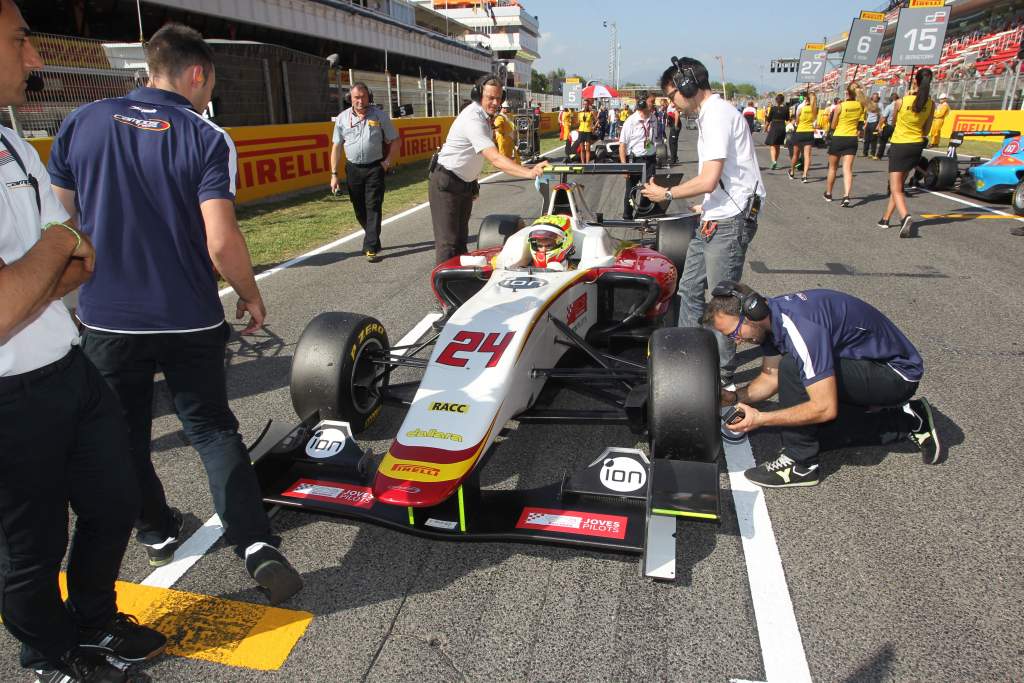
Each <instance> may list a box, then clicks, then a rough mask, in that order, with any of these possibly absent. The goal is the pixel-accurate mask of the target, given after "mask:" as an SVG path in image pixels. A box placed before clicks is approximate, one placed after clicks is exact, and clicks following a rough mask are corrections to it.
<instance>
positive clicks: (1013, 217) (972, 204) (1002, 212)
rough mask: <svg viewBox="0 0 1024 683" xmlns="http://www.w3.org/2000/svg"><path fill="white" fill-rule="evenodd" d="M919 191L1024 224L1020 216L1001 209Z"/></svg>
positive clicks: (947, 195) (933, 191)
mask: <svg viewBox="0 0 1024 683" xmlns="http://www.w3.org/2000/svg"><path fill="white" fill-rule="evenodd" d="M917 189H919V190H924V191H925V192H927V193H928V194H934V195H937V196H939V197H945V198H946V199H951V200H953V201H954V202H960V203H961V204H963V205H964V206H972V207H974V208H975V209H981V210H983V211H988V212H990V213H995V214H999V215H1000V216H1006V217H1007V218H1012V219H1013V220H1015V221H1020V222H1021V223H1024V218H1021V217H1020V216H1015V215H1014V214H1012V213H1006V212H1005V211H1000V210H999V209H993V208H992V207H991V206H985V205H984V204H975V203H974V202H969V201H967V200H966V199H961V198H960V197H954V196H953V195H951V194H946V193H945V192H936V191H935V190H929V189H927V188H924V187H919V188H917Z"/></svg>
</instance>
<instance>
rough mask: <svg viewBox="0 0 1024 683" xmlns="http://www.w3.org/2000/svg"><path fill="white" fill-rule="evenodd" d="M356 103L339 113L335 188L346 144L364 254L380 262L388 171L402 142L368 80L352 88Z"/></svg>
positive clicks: (334, 149)
mask: <svg viewBox="0 0 1024 683" xmlns="http://www.w3.org/2000/svg"><path fill="white" fill-rule="evenodd" d="M349 94H350V96H351V98H352V106H351V107H349V108H348V109H345V110H344V111H342V112H341V113H340V114H339V115H338V120H337V122H336V123H335V124H334V144H333V145H332V147H331V191H333V192H337V191H338V162H339V161H341V146H342V145H341V143H344V146H345V182H346V184H347V185H348V194H349V197H350V198H351V199H352V208H354V209H355V212H356V218H357V219H358V220H359V225H361V226H363V231H364V232H365V235H364V236H363V253H364V254H365V255H366V260H368V261H369V262H370V263H376V262H377V261H378V260H379V258H378V257H377V253H378V252H379V251H380V250H381V245H380V223H381V209H382V207H383V205H384V189H385V188H384V174H385V173H387V171H388V169H389V168H391V167H392V166H394V161H395V156H397V152H398V145H395V144H392V143H394V141H395V140H397V139H398V131H396V130H395V124H393V123H392V122H391V118H390V117H389V116H388V115H387V113H386V112H384V111H383V110H381V109H380V108H378V107H375V106H373V95H372V94H371V93H370V89H369V88H368V87H367V86H366V84H365V83H355V84H353V86H352V89H351V90H350V91H349Z"/></svg>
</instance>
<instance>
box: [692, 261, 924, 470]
mask: <svg viewBox="0 0 1024 683" xmlns="http://www.w3.org/2000/svg"><path fill="white" fill-rule="evenodd" d="M703 322H704V324H710V325H713V326H714V328H715V329H716V330H717V331H718V332H720V333H722V334H723V335H725V336H726V337H728V338H730V339H733V340H736V341H738V342H747V343H751V344H760V345H761V349H762V351H763V352H764V359H763V361H762V364H761V374H760V375H758V376H757V377H756V378H755V379H754V381H752V382H751V383H750V384H748V385H747V386H745V387H740V388H739V389H738V390H736V391H734V392H733V391H725V390H723V391H722V402H723V403H724V404H726V405H731V404H736V406H737V407H738V408H739V409H740V410H742V411H743V413H744V417H743V419H742V420H741V421H739V422H737V423H735V424H732V423H730V424H729V429H731V430H733V431H736V432H744V433H745V432H750V431H752V430H754V429H757V428H758V427H778V428H779V431H780V432H781V434H782V445H783V452H782V453H781V454H780V455H779V456H778V457H777V458H776V459H775V460H772V461H771V462H767V463H764V464H762V465H758V466H757V467H754V468H751V469H749V470H747V471H746V473H745V474H746V477H747V479H749V480H750V481H752V482H754V483H755V484H757V485H759V486H767V487H787V486H813V485H815V484H817V483H818V481H819V476H820V475H819V468H818V461H819V453H820V452H821V451H829V450H834V449H837V448H847V447H850V446H866V445H880V444H888V443H892V442H894V441H898V440H901V439H906V438H909V439H910V440H911V441H913V442H914V443H915V444H917V446H918V447H919V448H920V449H921V454H922V456H923V458H924V461H925V462H926V463H928V464H935V463H936V462H938V461H939V460H940V459H941V444H940V442H939V435H938V432H937V431H936V429H935V423H934V421H933V419H932V410H931V406H930V405H929V404H928V401H927V399H924V398H920V399H912V397H913V396H914V393H915V392H916V391H917V386H918V383H919V382H920V381H921V377H922V376H923V374H924V363H923V362H922V361H921V356H920V354H918V352H917V349H915V348H914V345H913V344H911V343H910V341H909V340H908V339H907V338H906V336H905V335H904V334H903V333H902V332H900V330H899V329H898V328H897V327H896V326H895V325H894V324H893V323H892V321H890V320H889V319H888V318H886V317H885V316H884V315H882V313H880V312H879V311H878V310H877V309H875V308H874V307H872V306H871V305H869V304H867V303H865V302H864V301H861V300H860V299H857V298H856V297H853V296H850V295H849V294H843V293H842V292H834V291H832V290H828V289H808V290H806V291H803V292H796V293H794V294H786V295H784V296H777V297H773V298H770V299H766V298H764V297H762V296H761V295H760V294H758V293H757V292H755V291H754V290H752V289H751V288H750V287H748V286H746V285H744V284H740V283H736V282H732V281H729V280H726V281H723V282H721V283H719V284H718V286H717V287H715V289H714V290H713V291H712V297H711V302H710V303H709V304H708V308H707V312H706V313H705V315H704V320H703ZM776 393H777V394H778V396H779V409H778V410H773V411H765V412H762V411H760V410H757V409H756V408H753V407H752V406H751V405H750V404H751V403H757V402H759V401H764V400H766V399H768V398H771V397H772V396H774V395H775V394H776Z"/></svg>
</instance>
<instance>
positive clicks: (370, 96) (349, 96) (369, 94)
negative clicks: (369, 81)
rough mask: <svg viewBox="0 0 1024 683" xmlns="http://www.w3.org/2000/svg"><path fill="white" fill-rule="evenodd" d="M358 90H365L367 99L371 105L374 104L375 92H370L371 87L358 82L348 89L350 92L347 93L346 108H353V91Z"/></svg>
mask: <svg viewBox="0 0 1024 683" xmlns="http://www.w3.org/2000/svg"><path fill="white" fill-rule="evenodd" d="M356 88H362V89H363V90H365V91H366V97H367V99H369V100H370V104H373V91H372V90H370V86H368V85H366V84H365V83H363V82H362V81H358V82H356V83H353V84H352V86H351V87H350V88H349V89H348V92H347V93H345V106H346V107H351V106H352V91H353V90H354V89H356Z"/></svg>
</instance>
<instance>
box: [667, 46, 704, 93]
mask: <svg viewBox="0 0 1024 683" xmlns="http://www.w3.org/2000/svg"><path fill="white" fill-rule="evenodd" d="M672 66H674V67H675V69H676V72H675V73H674V74H672V85H674V86H676V90H678V91H679V94H680V95H682V96H683V97H685V98H687V99H690V98H692V97H696V96H697V93H698V92H700V86H698V85H697V74H695V73H694V72H693V67H692V66H683V65H682V64H680V63H679V58H678V57H675V56H673V57H672Z"/></svg>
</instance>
